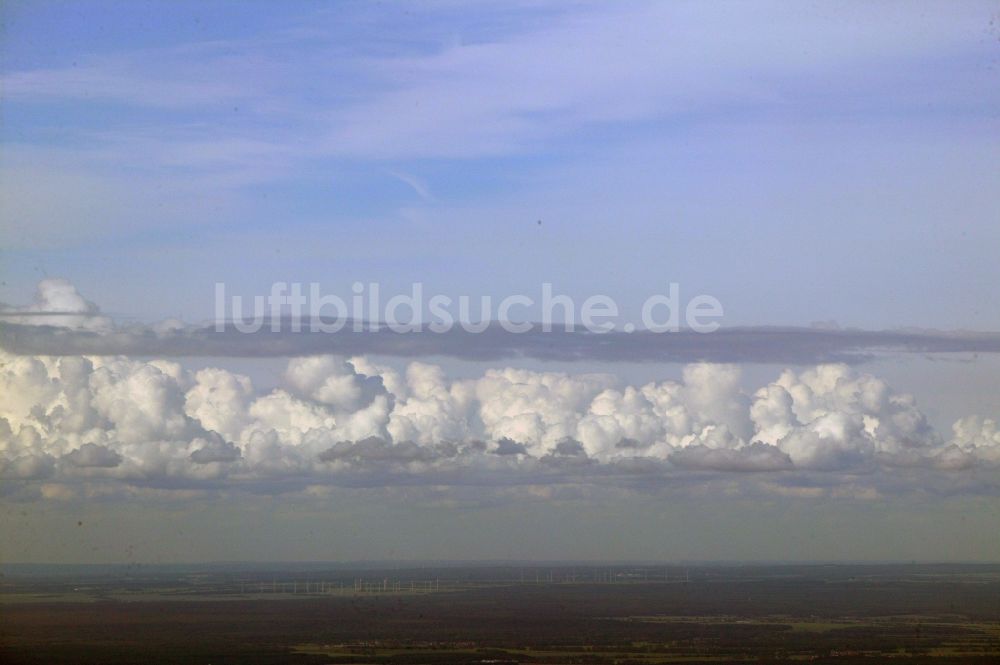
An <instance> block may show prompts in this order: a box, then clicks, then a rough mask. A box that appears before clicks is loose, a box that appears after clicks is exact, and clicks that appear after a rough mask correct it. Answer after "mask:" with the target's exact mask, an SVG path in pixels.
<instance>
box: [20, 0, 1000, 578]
mask: <svg viewBox="0 0 1000 665" xmlns="http://www.w3.org/2000/svg"><path fill="white" fill-rule="evenodd" d="M0 15H2V28H0V29H2V31H3V32H2V34H0V59H2V65H0V86H2V87H0V94H2V97H0V100H2V107H0V109H2V110H0V113H2V117H0V137H2V142H3V149H2V152H0V314H2V318H0V326H3V328H0V345H2V347H3V348H0V477H2V478H3V480H2V484H0V502H2V506H0V509H2V512H0V515H2V516H3V523H4V530H5V531H7V532H8V533H9V534H10V537H9V538H4V539H3V540H4V545H2V546H0V547H2V549H0V557H3V558H6V559H11V560H53V561H55V560H59V561H122V560H138V559H141V560H144V561H154V560H156V561H160V560H162V561H167V560H171V561H176V560H203V559H211V558H225V559H237V558H246V559H254V558H257V559H281V558H291V559H327V558H330V559H344V558H350V559H360V558H376V559H383V558H403V559H406V558H409V559H414V558H491V557H492V555H493V554H495V555H496V557H498V558H563V559H565V558H592V559H602V558H603V559H609V558H644V559H656V558H665V559H671V558H674V559H676V558H689V559H690V558H704V559H753V558H760V559H763V558H767V559H783V558H787V559H852V558H856V559H862V558H867V559H905V560H910V559H979V560H986V559H993V560H995V559H1000V539H997V538H996V537H995V536H992V537H991V536H990V535H989V534H991V533H993V534H995V533H998V532H1000V513H998V510H997V509H998V508H1000V500H998V496H1000V471H998V469H1000V429H998V426H997V422H996V421H997V418H998V416H1000V369H998V367H1000V365H998V356H997V351H998V349H1000V335H998V331H1000V299H998V297H997V293H996V289H997V284H1000V7H998V6H997V4H996V3H994V2H972V1H969V2H961V3H956V2H905V3H904V2H898V3H897V2H880V3H870V2H811V3H769V2H754V3H746V2H656V3H645V2H630V3H605V4H598V3H588V2H569V3H552V4H548V3H477V4H475V5H473V6H471V7H466V6H462V5H459V4H458V3H452V2H430V3H421V4H413V5H405V6H393V5H382V4H373V3H361V2H341V3H332V2H331V3H319V2H299V3H276V2H240V3H229V2H209V3H203V2H162V3H161V2H107V3H105V2H72V3H70V2H54V1H52V2H45V1H31V2H27V1H24V2H21V1H18V0H10V1H8V2H5V3H3V7H2V9H0ZM278 281H285V282H302V283H309V282H318V283H320V284H322V285H323V287H324V289H325V291H327V292H331V293H338V294H340V295H341V296H343V297H345V298H346V297H349V296H350V294H351V285H352V284H353V283H354V282H363V283H369V282H378V283H379V284H380V285H381V289H382V291H383V293H385V294H386V295H387V296H388V295H392V294H396V293H407V292H409V290H410V288H411V284H412V283H413V282H421V283H423V284H424V285H425V287H424V288H425V291H426V292H427V293H428V294H430V293H441V294H445V295H449V296H451V297H457V296H459V295H463V294H467V295H471V296H473V297H478V296H481V295H492V296H494V298H497V299H499V298H502V297H504V296H508V295H512V294H518V293H523V294H528V295H530V296H531V297H533V298H537V296H538V294H539V293H540V288H541V284H542V283H544V282H548V283H551V284H553V285H554V287H555V289H556V290H557V291H558V292H559V293H563V294H568V295H570V296H573V297H574V298H577V299H578V300H582V299H583V298H585V297H587V296H590V295H594V294H606V295H609V296H611V297H612V298H614V300H615V301H616V302H617V303H618V305H619V307H620V308H621V310H622V314H623V318H624V319H628V320H635V319H636V318H638V313H639V311H640V309H641V306H642V303H643V301H644V300H645V298H646V297H647V296H649V295H651V294H656V293H666V292H667V289H668V288H669V285H670V284H671V283H676V284H678V285H679V287H680V290H681V292H682V296H683V299H684V300H687V299H689V298H691V297H693V296H695V295H697V294H708V295H711V296H713V297H715V298H717V299H718V301H719V302H721V303H722V305H723V306H724V310H725V314H724V317H723V318H722V323H723V326H724V327H730V328H731V327H736V326H743V327H751V329H750V330H749V332H747V331H744V332H740V333H739V334H738V335H736V336H733V337H712V336H711V335H708V336H706V338H705V339H700V338H698V337H697V335H694V336H693V337H691V339H688V338H683V339H686V340H688V341H684V342H680V341H677V342H676V344H677V346H671V347H669V349H668V351H669V352H663V351H662V349H661V347H659V346H657V345H656V343H654V342H649V341H648V340H649V338H643V339H644V340H646V341H645V342H644V341H642V340H636V338H629V337H628V336H617V337H611V336H609V337H605V338H599V339H598V340H596V341H595V340H594V339H593V338H583V339H582V341H581V340H580V339H579V338H573V339H572V340H571V339H569V338H565V339H563V338H555V337H552V338H550V337H545V336H542V337H538V338H532V341H530V342H529V341H525V340H526V339H527V338H517V339H518V341H517V342H516V343H514V342H510V341H509V339H508V338H507V337H504V336H500V337H488V336H487V337H483V338H474V340H473V341H476V340H479V341H476V343H475V344H473V343H472V342H468V343H467V342H465V341H462V340H458V341H454V340H453V339H452V338H440V339H439V338H433V339H432V342H431V343H430V344H429V345H424V344H425V342H426V340H425V339H423V338H407V339H406V340H405V341H396V340H395V338H389V341H388V342H386V341H384V340H385V338H380V339H379V340H376V339H375V337H367V336H364V335H363V336H362V337H361V338H360V341H358V342H357V344H356V345H352V346H350V347H349V348H348V347H342V349H344V350H341V351H340V353H339V354H334V355H324V356H317V357H299V356H298V355H297V354H301V353H304V349H310V350H311V351H310V353H317V349H318V348H319V347H317V346H315V345H316V344H317V342H316V341H315V338H305V337H302V338H296V337H294V336H291V337H281V338H280V339H274V338H268V337H263V338H261V337H255V338H253V340H252V341H249V340H248V339H243V338H239V339H237V340H235V341H233V342H232V343H231V345H230V342H229V341H228V340H229V338H225V337H212V333H211V332H208V333H206V332H205V331H204V330H203V329H201V328H199V327H198V326H197V325H196V324H198V322H204V321H207V320H210V319H212V317H213V316H215V314H216V311H215V308H214V305H215V300H214V298H215V284H216V283H217V282H224V283H225V284H226V287H227V289H228V292H229V293H230V294H240V295H244V296H247V297H250V296H254V295H267V294H268V293H269V291H270V289H271V285H272V283H274V282H278ZM4 303H6V304H4ZM54 313H55V314H54ZM533 314H534V312H533V311H532V312H529V314H528V316H529V317H530V316H533ZM760 326H798V327H802V329H796V330H792V331H787V330H786V331H782V332H781V333H780V334H777V333H773V334H772V333H770V332H769V333H767V334H766V335H765V336H764V337H761V334H762V333H761V328H760ZM916 329H934V331H935V332H928V331H927V330H921V331H919V332H915V330H916ZM901 330H903V331H904V332H903V333H901V332H900V331H901ZM872 331H890V332H889V333H876V334H875V335H874V336H873V334H872ZM956 331H965V332H962V333H958V332H956ZM968 331H976V332H978V333H981V334H978V335H969V334H967V333H968ZM714 334H717V333H713V335H714ZM900 334H905V335H910V336H909V337H905V338H903V337H898V335H900ZM879 335H883V336H879ZM885 335H889V336H885ZM484 339H489V340H492V341H489V342H486V341H482V340H484ZM675 339H677V340H680V339H682V338H675ZM220 340H221V341H220ZM442 340H443V341H442ZM719 340H724V341H721V342H720V341H719ZM322 343H323V344H326V342H325V341H324V342H322ZM671 344H674V342H671ZM404 347H405V348H404ZM324 349H325V347H324ZM414 349H416V350H414ZM321 350H323V349H321ZM334 351H336V349H334ZM83 353H90V354H97V355H93V356H89V357H84V356H82V355H79V354H83ZM29 354H39V355H29ZM49 354H57V355H58V356H60V357H52V356H50V355H49ZM243 355H246V356H255V357H257V358H255V359H250V358H246V357H235V358H234V357H231V356H243ZM289 355H293V356H296V357H291V358H288V357H284V356H289ZM227 356H229V357H227ZM347 356H349V357H350V358H347ZM700 361H709V362H707V363H706V362H700ZM78 521H82V522H83V523H84V526H80V527H78V526H77V522H78ZM873 534H877V536H875V535H873Z"/></svg>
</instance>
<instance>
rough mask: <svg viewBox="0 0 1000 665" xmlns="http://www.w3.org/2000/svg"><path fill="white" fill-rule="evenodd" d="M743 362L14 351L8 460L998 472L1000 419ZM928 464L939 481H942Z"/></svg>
mask: <svg viewBox="0 0 1000 665" xmlns="http://www.w3.org/2000/svg"><path fill="white" fill-rule="evenodd" d="M740 385H741V384H740V370H739V368H738V367H736V366H733V365H726V364H708V363H698V364H691V365H688V366H687V367H685V369H684V372H683V378H682V380H681V381H679V382H673V381H663V382H653V383H648V384H646V385H642V386H635V385H621V384H620V383H619V381H618V380H617V379H616V378H615V377H613V376H610V375H606V374H579V375H570V374H564V373H557V372H536V371H528V370H523V369H512V368H496V369H490V370H487V371H486V372H484V373H483V374H482V375H481V376H479V377H477V378H473V379H461V380H453V379H449V378H448V377H447V376H445V374H444V372H443V370H442V369H441V368H440V367H438V366H435V365H432V364H427V363H423V362H413V363H411V364H410V365H409V366H408V367H407V368H406V370H405V371H404V372H402V373H399V372H397V371H395V370H393V369H390V368H387V367H382V366H379V365H378V364H375V363H373V362H372V361H371V360H369V359H367V358H365V357H362V356H358V357H351V358H347V357H342V356H334V355H321V356H310V357H301V358H292V359H291V360H289V362H288V365H287V368H286V371H285V374H284V381H283V385H282V386H281V387H279V388H276V389H274V390H271V391H269V392H263V391H259V390H257V389H256V388H255V387H254V385H253V383H252V382H251V380H250V379H249V378H248V377H246V376H242V375H240V374H236V373H233V372H230V371H227V370H223V369H218V368H211V367H208V368H203V369H199V370H197V371H188V370H185V369H182V368H181V367H180V366H179V365H178V364H177V363H174V362H171V361H167V360H150V361H139V360H135V359H129V358H127V357H123V356H115V357H100V356H95V357H87V356H61V357H53V356H23V355H21V356H18V355H12V354H8V353H5V352H0V394H2V395H3V396H4V397H3V400H2V401H0V476H2V478H3V479H4V481H3V483H2V486H3V487H4V493H5V494H8V495H13V496H19V497H34V496H52V497H61V496H75V495H76V493H78V492H85V493H114V492H116V491H120V490H122V489H123V488H131V489H135V488H140V489H142V488H145V489H149V490H155V491H168V492H170V491H176V492H183V491H191V490H205V491H221V490H227V489H232V488H245V489H248V490H251V491H256V492H287V491H294V490H302V489H304V488H308V487H315V486H323V485H344V486H369V487H379V486H394V485H425V486H462V487H469V486H479V487H498V486H502V487H506V488H508V489H509V488H517V487H523V488H525V490H524V491H526V492H527V491H529V490H528V489H527V488H530V487H537V486H549V487H555V486H566V485H588V484H603V485H608V484H610V485H613V486H622V487H628V488H642V487H652V488H655V487H663V486H683V485H685V484H686V483H689V484H691V485H692V487H693V486H695V485H696V484H697V485H698V486H700V487H702V488H704V487H705V486H706V480H705V479H706V478H712V479H714V480H715V482H719V483H722V484H723V486H726V484H727V483H732V482H733V479H742V478H753V479H754V480H753V482H754V483H756V484H757V485H758V486H761V487H765V486H766V487H771V488H772V489H774V490H775V491H779V490H780V491H781V492H782V493H787V494H796V493H804V494H805V495H813V494H814V493H815V492H817V491H819V492H838V491H845V488H847V490H849V491H851V492H861V493H862V494H864V495H866V496H869V495H870V496H878V495H879V494H881V493H885V492H897V491H913V490H920V491H926V490H927V489H928V488H933V489H934V491H950V492H955V491H957V492H962V491H976V492H983V491H988V492H993V491H994V490H995V489H997V484H996V479H997V470H998V468H1000V428H998V425H997V422H996V420H994V419H991V418H985V417H981V416H969V417H966V418H962V419H960V420H959V421H957V422H956V423H955V424H954V426H953V428H952V432H950V433H948V434H946V435H942V434H940V433H938V432H935V431H934V430H933V429H932V428H931V427H930V426H929V425H928V423H927V420H926V418H925V416H924V414H923V413H922V412H921V411H920V410H919V409H918V407H917V405H916V404H915V402H914V400H913V398H912V397H910V396H908V395H905V394H900V393H897V392H895V391H893V390H892V389H891V388H890V387H889V386H888V385H887V384H886V383H885V382H884V381H882V380H880V379H878V378H876V377H874V376H871V375H868V374H864V373H860V372H858V371H856V370H855V369H852V368H850V367H848V366H847V365H843V364H823V365H818V366H815V367H812V368H809V369H806V370H804V371H792V370H785V371H782V372H780V373H779V374H778V376H777V377H776V378H775V379H774V380H773V381H771V382H770V383H768V384H767V385H763V386H761V387H759V388H758V389H757V390H754V391H751V392H747V391H744V390H743V389H741V387H740ZM928 483H929V484H928Z"/></svg>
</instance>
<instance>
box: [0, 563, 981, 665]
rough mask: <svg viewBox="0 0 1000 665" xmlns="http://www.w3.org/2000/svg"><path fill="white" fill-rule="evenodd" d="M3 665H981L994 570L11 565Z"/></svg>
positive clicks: (4, 602) (0, 600)
mask: <svg viewBox="0 0 1000 665" xmlns="http://www.w3.org/2000/svg"><path fill="white" fill-rule="evenodd" d="M0 612H2V621H0V645H2V646H0V657H2V660H3V662H11V663H83V662H94V663H136V662H143V663H169V662H205V663H219V662H244V663H334V664H338V665H393V664H413V665H417V664H424V663H428V664H430V663H442V664H444V663H447V664H449V665H458V664H466V663H470V664H471V663H481V664H486V663H539V664H548V665H561V664H570V663H587V664H593V665H655V664H659V663H699V662H704V663H709V662H712V663H718V662H732V663H740V662H767V663H793V662H801V661H815V662H837V663H853V662H882V661H884V660H885V659H887V658H892V659H894V660H896V659H901V660H905V661H906V662H908V663H993V662H997V659H998V658H1000V566H998V565H916V564H914V565H846V564H841V565H818V564H817V565H742V566H735V565H677V564H671V565H613V566H606V565H604V566H595V565H585V564H581V565H570V564H537V565H529V564H510V565H461V564H451V565H417V564H414V565H406V566H402V565H400V566H386V565H385V564H380V565H370V566H364V565H357V564H356V565H333V564H298V565H289V566H274V565H269V566H268V565H252V564H241V565H235V564H229V565H226V564H217V565H210V566H200V567H199V566H179V565H178V566H158V567H157V566H121V567H117V566H51V567H50V566H5V567H4V577H3V593H2V596H0Z"/></svg>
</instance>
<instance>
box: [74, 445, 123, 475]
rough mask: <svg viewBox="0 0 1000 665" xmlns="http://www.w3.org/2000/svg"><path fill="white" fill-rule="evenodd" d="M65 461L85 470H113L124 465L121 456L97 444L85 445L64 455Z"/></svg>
mask: <svg viewBox="0 0 1000 665" xmlns="http://www.w3.org/2000/svg"><path fill="white" fill-rule="evenodd" d="M63 459H64V460H66V461H67V462H69V463H70V464H72V465H73V466H79V467H84V468H99V469H113V468H114V467H116V466H118V465H119V464H121V463H122V456H121V455H119V454H118V453H116V452H115V451H113V450H111V449H110V448H108V447H107V446H101V445H98V444H96V443H85V444H83V445H82V446H80V447H79V448H77V449H76V450H73V451H70V452H68V453H66V454H65V455H63Z"/></svg>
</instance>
